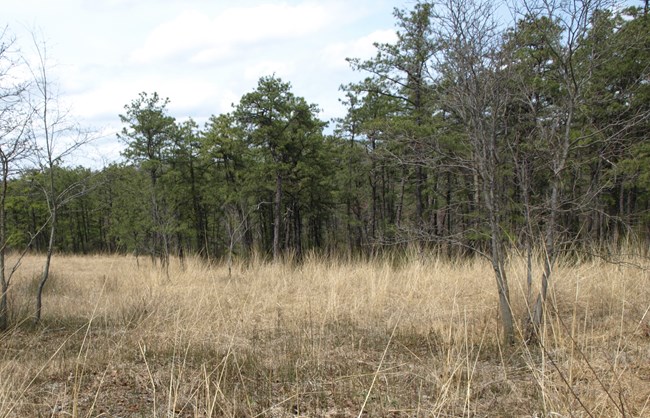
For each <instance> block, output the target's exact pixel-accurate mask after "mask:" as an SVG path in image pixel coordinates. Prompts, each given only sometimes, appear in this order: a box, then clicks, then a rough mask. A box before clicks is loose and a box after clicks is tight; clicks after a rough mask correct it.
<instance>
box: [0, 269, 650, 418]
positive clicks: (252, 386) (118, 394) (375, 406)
mask: <svg viewBox="0 0 650 418" xmlns="http://www.w3.org/2000/svg"><path fill="white" fill-rule="evenodd" d="M414 259H415V257H414ZM630 261H632V262H634V264H636V266H633V265H629V264H607V263H603V262H600V261H587V262H581V263H577V264H574V265H568V264H567V265H562V266H560V267H558V269H557V273H556V276H555V278H554V281H553V285H552V291H551V293H552V295H551V301H550V302H551V304H550V307H549V312H548V313H547V316H546V324H545V327H544V336H543V339H542V342H541V344H538V345H535V346H526V345H525V344H523V343H522V342H519V343H518V344H517V345H515V346H513V347H504V346H502V345H501V344H500V330H499V326H498V317H497V314H498V310H497V299H496V291H495V286H496V285H495V283H494V277H493V274H492V270H491V268H490V265H489V264H488V263H487V262H484V261H482V260H475V261H463V262H457V263H451V262H446V261H439V260H436V259H434V258H431V259H426V260H424V261H423V260H420V261H404V260H375V261H370V262H345V261H337V262H334V261H325V260H320V259H316V258H314V259H308V260H306V261H305V262H304V263H302V264H290V263H287V264H282V265H280V264H272V263H265V262H261V261H256V262H250V263H246V264H238V265H235V266H234V269H233V272H232V276H231V277H229V276H228V270H227V268H226V266H223V265H218V266H212V267H209V266H207V265H205V264H203V263H201V262H200V261H199V260H190V261H189V262H188V264H187V266H186V268H185V269H181V267H180V265H178V263H177V262H174V263H173V264H172V266H171V269H170V273H169V277H167V276H166V275H165V274H164V273H162V272H161V271H160V270H159V269H158V268H156V267H154V266H152V265H150V264H148V260H143V259H140V262H139V266H138V265H137V264H136V260H135V259H134V258H130V257H109V256H88V257H68V256H56V257H55V259H54V264H53V266H52V271H53V276H52V278H51V282H50V283H49V285H48V287H47V288H46V291H45V297H44V311H43V322H42V324H41V325H39V326H37V327H35V326H33V325H31V322H30V321H29V316H30V311H31V309H32V305H33V298H34V291H35V288H36V280H37V274H38V271H39V269H40V267H41V263H42V260H41V259H40V258H39V257H36V256H29V257H28V258H27V259H25V260H24V262H23V266H22V267H21V269H20V272H19V273H18V277H16V278H15V279H14V282H13V287H12V290H11V295H10V300H11V306H12V309H13V319H12V320H13V323H14V324H15V325H14V326H13V327H12V328H11V329H10V330H9V331H7V332H5V333H4V334H0V416H1V417H51V416H52V417H69V416H72V417H222V416H223V417H295V416H302V417H357V416H363V417H429V416H445V417H446V416H529V417H531V416H534V417H542V416H549V417H551V416H576V417H584V416H594V417H600V416H636V417H642V416H650V313H649V312H648V311H649V309H650V281H649V277H650V272H649V271H648V268H649V267H650V264H649V263H648V261H647V260H644V259H635V260H630ZM639 267H641V268H639ZM509 269H510V270H509V280H510V285H511V291H512V295H511V296H512V300H513V309H514V311H515V313H516V315H517V317H518V318H523V317H524V313H525V311H526V304H525V296H524V295H525V293H526V289H525V266H524V263H523V262H522V261H520V260H518V259H516V258H513V259H512V260H511V262H510V265H509Z"/></svg>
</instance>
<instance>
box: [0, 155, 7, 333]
mask: <svg viewBox="0 0 650 418" xmlns="http://www.w3.org/2000/svg"><path fill="white" fill-rule="evenodd" d="M3 157H4V153H3ZM8 172H9V167H8V166H7V161H6V159H5V158H2V189H0V291H1V292H2V295H0V331H2V330H5V329H7V326H8V325H9V302H8V300H7V298H8V294H7V293H8V292H9V281H8V279H7V276H6V274H5V253H6V249H7V247H6V242H7V219H6V211H5V201H6V197H7V175H8Z"/></svg>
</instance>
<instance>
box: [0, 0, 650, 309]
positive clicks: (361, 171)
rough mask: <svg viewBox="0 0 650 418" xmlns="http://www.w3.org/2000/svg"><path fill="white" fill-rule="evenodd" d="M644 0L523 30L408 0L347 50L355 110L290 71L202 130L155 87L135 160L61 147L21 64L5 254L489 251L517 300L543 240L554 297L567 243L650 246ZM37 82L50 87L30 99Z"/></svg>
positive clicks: (5, 160) (501, 282)
mask: <svg viewBox="0 0 650 418" xmlns="http://www.w3.org/2000/svg"><path fill="white" fill-rule="evenodd" d="M647 9H648V7H647V2H646V4H645V7H629V8H624V9H620V8H619V9H616V8H614V5H613V3H612V4H610V3H608V2H606V1H595V2H594V1H577V2H564V1H554V0H541V1H521V2H518V3H517V4H516V9H515V8H513V9H512V10H511V11H510V12H511V13H512V15H513V16H516V19H515V22H514V23H513V24H512V25H504V24H503V23H501V22H498V21H497V20H495V16H496V14H495V13H494V9H493V5H492V3H491V2H480V1H464V0H449V1H442V2H429V1H419V2H417V3H416V4H415V5H414V6H413V8H412V9H410V10H399V9H396V10H395V12H394V16H395V20H396V26H397V28H398V29H397V41H396V42H395V43H394V44H377V45H376V50H377V53H376V56H375V57H374V58H372V59H369V60H359V59H354V58H351V59H349V62H350V65H351V68H352V70H354V71H358V72H359V73H360V74H363V75H364V76H365V78H364V79H363V80H362V81H361V82H359V83H354V84H350V85H345V86H342V87H341V90H342V96H344V99H342V101H343V103H344V104H345V106H346V108H347V114H346V116H345V117H343V118H340V119H337V120H333V121H329V122H326V121H322V120H320V119H319V117H318V115H319V108H318V105H317V104H311V103H309V102H308V100H307V99H306V98H302V97H298V96H296V95H295V94H294V93H293V92H292V88H291V84H290V83H289V82H287V81H284V80H282V79H280V78H279V77H277V76H275V75H269V76H264V77H262V78H260V80H259V83H258V85H257V88H256V89H255V90H254V91H251V92H249V93H247V94H245V95H244V96H243V97H242V98H241V99H240V101H239V103H236V104H234V105H233V111H232V112H230V113H227V114H220V115H214V116H213V117H211V118H210V120H209V122H208V123H207V124H205V126H202V127H201V126H198V124H197V123H195V122H194V121H193V120H192V119H191V118H190V119H189V120H186V121H182V122H180V121H177V120H176V119H175V118H174V117H172V116H170V115H169V113H168V109H167V105H168V103H169V99H167V98H163V97H160V96H159V95H158V94H157V93H145V92H143V93H141V94H140V95H139V96H138V97H137V98H135V99H134V100H133V101H132V102H131V103H130V104H127V105H126V106H125V107H124V109H123V111H122V113H121V114H120V115H119V118H120V119H121V121H122V123H123V127H124V128H123V131H122V132H121V133H120V134H119V135H118V137H119V140H120V141H122V142H123V143H124V145H125V151H124V152H123V156H124V162H123V163H120V164H113V165H109V166H107V167H105V168H102V169H100V170H95V169H90V168H84V167H71V166H70V165H69V164H66V161H67V160H66V157H69V155H70V152H72V151H73V150H74V149H75V147H76V145H79V144H82V143H84V142H85V141H86V140H87V138H88V136H87V135H85V134H83V133H82V132H79V131H76V134H75V135H77V136H76V138H78V139H77V142H74V141H73V144H74V145H72V146H70V148H65V147H63V148H64V149H65V150H64V151H61V149H62V148H61V147H60V145H57V144H55V142H54V141H55V139H56V138H57V137H58V138H59V140H61V139H60V138H61V137H62V131H63V128H62V126H64V125H63V121H64V119H59V117H61V118H62V115H61V113H53V104H54V103H53V99H54V98H53V97H52V96H51V93H50V91H51V90H50V89H48V88H49V86H50V84H49V82H48V79H47V73H46V71H45V69H44V66H43V67H42V68H36V71H32V74H33V75H34V77H35V82H34V83H33V84H29V85H28V84H24V85H19V84H14V85H10V84H7V80H9V81H11V80H12V79H11V78H10V77H4V78H3V83H4V84H3V97H4V99H3V106H4V110H3V112H2V132H1V133H0V135H1V138H2V152H1V153H0V162H2V168H3V170H2V174H3V177H2V186H3V187H2V194H1V198H2V199H1V202H0V203H1V204H0V220H1V221H2V228H1V230H0V240H1V241H2V243H3V246H2V248H3V253H4V251H5V250H12V251H16V252H19V253H20V252H21V251H25V250H26V249H31V250H34V251H38V252H45V253H47V254H48V261H47V263H46V268H45V274H44V277H47V270H48V268H49V267H48V266H49V259H50V257H51V254H52V253H53V252H56V251H58V252H68V253H83V254H89V253H99V252H101V253H131V254H136V255H150V256H151V257H152V258H153V259H156V260H159V261H160V262H161V264H162V265H163V266H164V265H167V264H168V262H169V257H170V256H179V257H181V258H182V257H183V256H185V255H188V254H196V255H200V256H202V257H204V258H206V259H211V260H212V259H225V258H228V259H230V258H231V257H233V256H236V257H247V256H250V255H252V254H262V255H264V256H268V257H269V258H273V259H276V260H277V259H280V258H282V257H284V256H290V257H291V258H293V259H298V260H299V259H301V258H302V256H303V255H304V254H306V253H308V252H316V253H320V254H326V255H368V254H376V253H377V252H382V251H385V250H388V251H393V250H399V249H402V248H407V247H414V248H418V249H419V250H422V251H424V250H426V251H435V252H438V253H439V254H444V255H448V256H450V257H456V256H467V255H476V254H479V255H484V256H486V257H487V258H488V259H490V260H491V261H492V265H493V268H494V271H495V274H496V278H497V285H498V289H499V294H500V295H502V296H503V300H502V307H503V306H506V305H507V304H506V303H505V301H507V299H508V292H507V281H506V277H505V272H504V265H505V262H506V261H505V254H506V253H507V252H508V251H509V249H512V248H517V249H518V250H519V251H521V252H522V253H526V254H529V255H531V257H532V254H534V252H535V251H537V253H540V251H541V254H544V255H543V259H544V260H545V261H544V263H545V267H544V275H543V278H542V280H543V283H545V284H544V285H543V293H545V291H546V283H547V280H548V279H549V278H550V275H551V272H552V268H553V265H554V263H555V261H556V260H557V258H558V257H559V256H560V255H563V254H567V253H572V254H575V253H576V252H584V253H588V254H596V253H597V254H601V255H602V254H608V253H611V252H616V251H617V250H618V248H619V247H620V246H621V245H623V244H629V243H634V244H641V247H642V248H647V242H648V238H650V217H649V211H648V209H649V198H650V195H649V193H648V192H649V191H650V142H648V132H649V128H650V126H649V122H650V120H649V114H650V69H649V64H650V30H649V28H648V26H649V23H648V16H647ZM10 45H11V43H10V42H4V43H3V48H2V51H1V52H2V53H1V54H0V56H1V57H2V58H3V74H5V75H7V74H10V71H11V65H10V64H11V62H12V61H11V60H12V58H13V57H12V55H11V49H10V48H9V46H10ZM43 63H44V59H43V56H41V64H43ZM28 91H31V92H33V91H36V92H37V93H38V94H36V95H35V96H36V97H37V98H38V97H40V101H37V102H36V104H34V102H33V101H28V104H29V105H30V106H28V108H29V110H25V109H26V107H25V101H24V100H22V98H24V97H25V95H24V92H28ZM28 96H29V97H30V100H33V97H34V95H33V93H32V94H31V95H28ZM116 113H117V112H116ZM328 125H329V128H327V127H328ZM66 126H67V125H66ZM66 129H67V128H66ZM66 135H69V133H68V134H66ZM39 141H40V142H39ZM25 161H28V162H29V163H25ZM34 161H36V162H37V163H36V164H34V163H33V162H34ZM2 265H3V266H4V261H3V262H2ZM3 269H4V267H3ZM3 276H4V273H3ZM3 281H4V278H3ZM3 288H4V285H3ZM3 294H6V290H5V291H4V292H3ZM544 297H545V296H544ZM502 314H503V315H504V316H505V317H507V316H508V314H507V312H502Z"/></svg>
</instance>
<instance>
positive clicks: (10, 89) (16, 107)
mask: <svg viewBox="0 0 650 418" xmlns="http://www.w3.org/2000/svg"><path fill="white" fill-rule="evenodd" d="M15 44H16V41H15V38H14V37H12V36H11V35H10V34H9V32H8V29H7V28H6V27H5V28H4V29H3V30H2V31H1V32H0V288H1V289H0V290H1V292H2V294H1V295H0V330H4V329H6V328H7V326H8V323H9V306H8V292H9V286H10V284H11V277H12V275H13V273H14V272H15V271H16V269H17V268H18V265H19V263H20V260H18V261H16V263H15V264H14V265H13V267H12V268H11V269H10V271H9V272H7V271H6V268H7V265H6V251H7V246H8V241H9V237H8V236H7V219H6V202H7V185H8V181H9V177H10V175H11V174H12V173H13V172H14V171H15V170H16V169H17V168H18V166H19V164H20V161H21V160H23V159H24V158H25V157H27V156H28V154H29V151H30V143H29V140H28V137H27V135H26V130H27V126H28V123H29V121H30V117H31V112H30V109H29V108H28V106H26V104H27V97H26V91H27V88H28V87H29V84H28V83H27V82H25V81H21V80H20V79H19V77H18V76H17V75H16V74H15V73H16V72H17V70H19V68H20V52H19V51H18V50H17V49H16V48H15Z"/></svg>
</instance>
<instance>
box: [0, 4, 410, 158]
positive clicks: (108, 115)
mask: <svg viewBox="0 0 650 418" xmlns="http://www.w3.org/2000/svg"><path fill="white" fill-rule="evenodd" d="M414 3H415V2H414V0H268V1H260V0H238V1H224V0H57V1H52V0H0V5H1V6H2V19H4V22H1V21H0V24H4V25H7V26H8V28H9V30H10V31H11V32H12V33H13V34H14V35H15V36H16V37H17V39H18V44H19V45H20V46H21V52H22V53H23V55H26V56H29V54H32V53H33V41H32V34H34V35H35V36H36V38H37V39H39V40H40V41H43V42H44V43H45V45H46V48H47V55H48V58H49V59H50V61H49V62H48V75H49V77H50V79H51V80H53V81H54V83H55V84H56V85H57V86H58V89H59V94H60V98H61V99H60V100H61V102H62V103H63V106H65V107H66V108H69V110H70V117H71V118H74V119H75V120H76V121H77V122H79V124H80V125H81V126H82V127H84V128H87V129H90V130H92V131H93V132H95V133H96V134H95V136H97V137H99V139H98V140H96V141H94V144H93V145H92V148H90V149H86V150H85V151H84V154H83V157H82V156H79V155H77V156H76V157H75V158H76V159H79V161H70V162H69V163H71V164H73V165H76V164H77V163H78V164H83V165H88V162H87V161H82V160H84V159H85V160H90V161H91V162H90V164H91V165H103V164H106V163H109V162H114V161H119V159H120V151H121V150H122V149H123V144H121V143H120V142H119V141H118V140H117V138H116V135H115V134H116V133H117V132H119V131H120V130H121V129H122V124H121V123H120V120H119V114H120V113H123V112H124V106H125V105H127V104H129V103H131V101H132V100H134V99H135V98H136V97H137V96H138V94H139V93H140V92H148V93H153V92H157V93H158V94H159V95H160V96H162V97H168V98H169V99H170V104H169V105H168V110H169V114H170V115H172V116H174V117H176V118H177V120H179V121H182V120H185V119H187V118H188V117H191V118H193V119H194V120H195V121H197V122H198V123H199V124H200V125H201V126H202V125H203V124H204V123H205V122H206V121H207V119H208V118H209V117H210V116H211V115H218V114H221V113H226V112H230V111H231V110H232V104H233V103H234V104H236V103H237V102H239V99H240V98H241V97H242V96H243V95H244V94H246V93H248V92H251V91H253V90H254V89H255V87H256V86H257V82H258V80H259V78H260V77H263V76H268V75H272V74H275V75H276V76H278V77H280V78H281V79H282V80H283V81H285V82H286V81H288V82H290V83H291V85H292V89H293V92H294V94H296V95H298V96H302V97H304V98H305V99H306V100H307V101H308V102H309V103H315V104H317V105H319V107H320V108H321V109H322V112H321V114H320V118H321V119H322V120H330V119H331V118H334V117H340V116H343V114H344V110H343V107H342V106H341V105H340V103H339V98H341V97H342V93H341V92H340V90H339V86H340V85H341V84H345V83H349V82H352V81H356V80H359V79H361V78H362V77H363V74H360V73H356V72H354V71H352V69H350V67H349V65H348V63H347V62H346V61H345V58H346V57H358V58H370V57H372V56H374V54H375V49H374V47H373V43H374V42H380V43H383V42H394V40H395V27H394V25H395V20H394V18H393V14H392V13H393V9H394V8H395V7H398V8H405V9H411V8H412V7H413V4H414Z"/></svg>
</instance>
